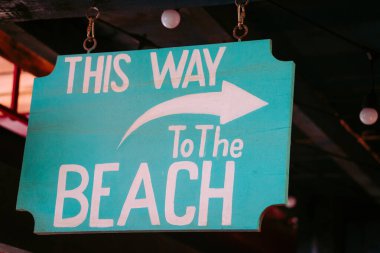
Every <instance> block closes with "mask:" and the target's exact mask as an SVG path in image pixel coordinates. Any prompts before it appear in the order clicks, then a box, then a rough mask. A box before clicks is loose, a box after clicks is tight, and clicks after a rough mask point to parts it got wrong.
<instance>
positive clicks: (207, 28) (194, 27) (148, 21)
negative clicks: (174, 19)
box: [101, 7, 233, 48]
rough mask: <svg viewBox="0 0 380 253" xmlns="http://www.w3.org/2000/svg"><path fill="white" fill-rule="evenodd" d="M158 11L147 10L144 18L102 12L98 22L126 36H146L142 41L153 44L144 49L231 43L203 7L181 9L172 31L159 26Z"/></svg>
mask: <svg viewBox="0 0 380 253" xmlns="http://www.w3.org/2000/svg"><path fill="white" fill-rule="evenodd" d="M161 12H162V10H150V11H149V15H146V13H144V10H141V11H131V10H120V11H115V12H112V13H103V15H102V16H101V20H102V21H104V22H106V23H108V24H112V25H113V26H115V27H117V28H119V29H120V30H122V31H124V32H127V33H130V34H139V35H146V39H148V40H149V41H151V42H152V43H153V44H154V45H153V46H152V45H147V46H148V47H154V46H155V47H170V46H186V45H197V44H198V45H199V44H209V43H222V42H228V41H232V40H233V39H232V37H231V35H230V34H228V33H227V32H226V31H225V30H224V29H223V28H222V27H220V25H219V24H218V23H217V22H216V21H215V20H214V19H213V18H212V17H211V16H210V15H209V14H208V13H207V12H206V11H205V10H204V9H203V8H198V7H195V8H181V9H180V10H179V12H180V14H181V23H180V24H179V26H178V28H176V29H167V28H165V27H164V26H163V25H162V24H161V21H160V18H161ZM136 24H138V25H136ZM143 48H144V45H143Z"/></svg>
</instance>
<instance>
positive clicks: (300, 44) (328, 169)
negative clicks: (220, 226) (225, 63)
mask: <svg viewBox="0 0 380 253" xmlns="http://www.w3.org/2000/svg"><path fill="white" fill-rule="evenodd" d="M91 3H92V4H95V5H96V6H97V7H98V8H99V9H100V12H101V15H100V20H99V21H97V22H96V37H97V40H98V47H97V49H96V50H95V51H96V52H106V51H117V50H139V49H145V48H161V47H174V46H183V45H199V44H208V43H220V42H229V41H233V38H232V36H231V35H232V29H233V27H234V26H235V25H236V7H235V5H234V3H233V1H226V0H212V1H211V0H208V1H207V0H197V1H190V0H180V1H169V0H165V1H153V0H148V1H132V0H127V1H122V0H100V1H92V2H91V1H90V2H88V1H74V0H53V1H52V0H42V1H34V0H30V1H27V0H16V1H8V0H0V20H2V22H1V23H0V54H1V55H2V56H3V57H5V58H6V59H8V60H9V61H12V62H14V63H16V64H17V65H19V66H20V67H22V68H23V69H24V70H25V71H28V72H30V73H31V74H33V75H35V76H43V75H47V74H48V73H50V72H51V71H52V69H53V66H54V62H55V59H56V56H57V55H61V54H76V53H84V49H83V47H82V43H83V40H84V38H85V36H86V26H87V20H86V18H85V17H84V16H85V12H86V9H87V8H88V7H89V6H90V4H91ZM167 8H175V9H178V11H179V12H180V14H181V23H180V25H179V27H177V28H176V29H173V30H169V29H166V28H164V27H163V26H162V24H161V23H160V16H161V13H162V11H163V10H165V9H167ZM246 24H247V26H248V27H249V34H248V37H247V38H246V39H247V40H259V39H271V40H272V50H273V55H274V56H275V57H276V58H278V59H280V60H292V61H294V62H295V63H296V81H295V97H294V113H293V130H292V145H291V162H290V184H289V186H290V187H289V188H290V195H292V196H296V198H297V200H298V201H297V207H296V208H295V209H286V208H282V207H281V208H278V210H277V209H273V210H271V211H270V212H268V218H267V221H265V222H264V224H263V226H264V228H263V231H264V232H263V233H261V234H257V233H256V234H252V233H250V234H247V233H226V234H210V233H202V234H200V233H199V234H198V233H181V234H170V233H169V234H137V235H136V234H133V235H132V234H128V235H117V236H115V235H112V236H111V235H82V236H75V235H74V236H73V235H67V236H66V235H62V236H58V239H57V237H49V236H48V237H42V238H41V237H38V236H36V235H32V233H31V231H32V227H33V221H32V220H31V217H28V216H27V215H26V214H20V213H19V212H17V213H16V212H15V211H14V208H15V201H16V194H17V186H18V177H19V173H20V167H21V160H22V152H23V145H24V139H23V138H21V137H19V136H17V135H14V134H13V133H11V132H9V131H7V130H1V131H0V136H1V137H0V139H1V142H0V152H1V153H0V154H1V155H0V157H1V159H0V162H1V163H0V175H1V177H0V189H3V191H2V193H3V195H0V199H1V198H5V201H2V202H3V206H4V208H3V209H0V212H2V211H3V210H5V211H3V214H2V215H1V217H4V216H5V215H7V216H8V217H11V218H9V219H6V220H4V219H3V218H0V223H1V222H2V223H1V224H3V226H5V227H7V228H8V229H9V230H10V231H11V232H9V233H5V232H3V233H2V232H0V242H5V243H9V244H11V245H15V246H19V247H21V248H25V249H28V250H34V251H48V250H47V247H52V248H54V251H57V252H67V251H69V252H73V251H74V250H73V249H78V252H84V251H86V252H87V251H88V252H90V251H92V252H97V251H99V250H100V249H102V250H104V249H106V248H107V247H111V248H112V249H113V250H114V251H120V250H121V249H122V248H123V247H131V248H132V249H133V250H132V251H136V252H144V249H145V250H148V249H152V248H154V249H156V250H157V251H159V252H161V251H170V250H172V251H173V249H176V250H177V251H184V252H203V251H204V252H212V250H213V249H215V248H218V249H225V250H227V249H231V250H237V251H242V252H245V251H250V252H294V250H295V248H296V247H297V248H298V249H302V247H303V246H302V245H303V244H302V243H300V241H299V240H300V238H302V240H304V241H308V240H309V241H310V240H311V239H310V238H311V237H312V235H308V233H307V232H305V231H309V232H310V230H313V229H314V230H316V231H317V232H315V233H316V234H317V237H318V235H319V234H318V233H322V232H320V230H321V227H322V226H323V228H324V229H325V230H329V231H330V230H331V231H330V232H331V237H333V238H334V241H332V242H331V241H329V240H328V239H326V238H324V237H323V238H324V239H323V240H322V239H321V241H323V242H321V243H322V244H324V245H330V246H331V245H333V246H331V247H334V249H337V250H336V251H331V252H346V251H339V250H342V249H344V248H345V247H346V246H344V245H346V244H347V243H348V244H349V242H347V241H344V242H341V241H342V240H343V239H336V238H337V237H336V236H335V233H333V231H335V230H336V229H337V227H339V226H340V225H341V224H345V226H346V227H350V226H351V224H357V223H354V222H358V220H359V221H363V222H370V221H371V222H379V218H377V213H378V212H379V211H380V210H379V205H380V129H379V123H377V124H375V125H373V126H365V125H363V124H362V123H361V122H360V120H359V117H358V115H359V112H360V110H361V107H362V102H363V98H364V97H365V96H366V95H367V94H368V92H369V91H370V89H371V78H372V77H371V71H370V62H369V60H368V58H367V53H368V52H370V53H371V54H372V55H373V56H374V61H373V62H374V75H373V78H374V80H375V90H376V91H377V92H379V91H380V87H379V85H380V83H379V81H380V59H379V60H377V57H378V56H380V2H379V1H370V0H363V1H361V2H360V3H359V2H355V1H341V0H335V1H326V0H309V1H304V0H257V1H253V2H250V3H249V5H248V6H247V17H246ZM4 71H5V70H4ZM7 71H8V70H7ZM0 73H3V70H0ZM1 80H2V82H4V83H1V84H0V85H1V86H0V91H2V90H3V89H4V90H6V89H8V87H5V86H6V85H10V86H9V87H11V84H10V81H6V80H3V79H1ZM25 82H26V81H25ZM21 83H23V81H21ZM0 98H1V97H0ZM1 103H4V104H3V105H6V106H7V104H6V102H3V101H2V100H1ZM24 112H25V111H19V113H24ZM5 178H10V179H9V180H8V179H5ZM5 189H10V190H9V191H7V190H5ZM0 192H1V191H0ZM5 192H7V194H8V195H7V194H5ZM323 208H325V209H323ZM310 210H318V212H317V214H310ZM278 213H280V214H282V215H283V216H281V215H279V214H278ZM0 214H1V213H0ZM276 214H277V216H276ZM324 214H326V215H324ZM327 214H328V215H327ZM278 217H282V218H278ZM284 217H287V218H286V219H287V222H285V223H283V221H281V222H282V223H281V222H279V220H281V219H282V220H283V219H284ZM292 217H298V218H299V227H298V230H297V229H296V228H295V227H294V226H293V225H294V224H290V223H289V221H290V219H288V218H292ZM337 217H338V218H337ZM264 220H265V219H264ZM311 220H313V221H314V222H311ZM315 221H324V222H328V223H329V224H325V223H324V222H315ZM301 222H304V223H301ZM330 223H331V224H332V225H331V224H330ZM305 224H306V225H305ZM349 225H350V226H349ZM15 226H16V228H15ZM17 228H18V229H19V230H17ZM19 231H22V232H20V234H19ZM297 231H298V237H297V236H296V235H297ZM318 231H319V232H318ZM350 231H351V230H350ZM301 232H302V233H301ZM342 233H343V232H342ZM300 234H302V235H300ZM18 236H21V237H22V238H25V240H20V239H19V238H18ZM338 237H339V236H338ZM297 238H298V241H297ZM305 238H306V239H305ZM379 238H380V236H379ZM335 239H336V241H339V240H341V241H339V243H337V242H336V241H335ZM146 240H149V241H150V242H152V244H151V245H143V244H144V242H145V241H146ZM273 240H276V241H277V242H278V245H273V244H272V243H271V241H273ZM82 241H83V242H86V243H87V244H88V245H87V246H83V245H81V242H82ZM379 241H380V240H379ZM100 242H101V243H100ZM106 242H109V243H108V246H107V247H106V246H104V245H103V244H104V243H106ZM67 244H70V245H71V246H68V245H67ZM101 244H102V245H101ZM109 244H111V245H109ZM343 244H344V245H343ZM41 245H45V246H41ZM46 245H47V246H46ZM117 245H118V246H117ZM138 245H140V247H141V248H140V251H139V248H138V247H139V246H138ZM141 245H143V246H141ZM377 245H378V244H377ZM309 246H310V245H309ZM379 247H380V246H379ZM280 249H282V251H280ZM286 250H287V251H286ZM299 252H303V251H299ZM304 252H307V251H304ZM352 252H353V251H352Z"/></svg>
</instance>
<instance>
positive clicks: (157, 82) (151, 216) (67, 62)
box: [17, 40, 294, 233]
mask: <svg viewBox="0 0 380 253" xmlns="http://www.w3.org/2000/svg"><path fill="white" fill-rule="evenodd" d="M293 77H294V64H293V63H292V62H281V61H278V60H276V59H274V58H273V56H272V54H271V51H270V41H269V40H263V41H251V42H240V43H227V44H213V45H204V46H193V47H181V48H167V49H159V50H143V51H130V52H112V53H100V54H91V55H68V56H60V57H59V58H58V61H57V65H56V67H55V70H54V71H53V73H52V74H51V75H49V76H47V77H43V78H38V79H36V81H35V85H34V91H33V99H32V107H31V115H30V121H29V129H28V136H27V142H26V147H25V154H24V162H23V168H22V175H21V182H20V189H19V195H18V201H17V209H18V210H27V211H29V212H31V213H32V214H33V216H34V219H35V231H36V232H37V233H60V232H66V233H67V232H93V231H172V230H174V231H175V230H257V229H259V226H260V216H261V214H262V212H263V211H264V209H265V208H266V207H268V206H270V205H273V204H284V203H285V202H286V199H287V185H288V163H289V146H290V129H291V114H292V99H293Z"/></svg>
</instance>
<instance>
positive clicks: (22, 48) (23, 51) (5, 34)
mask: <svg viewBox="0 0 380 253" xmlns="http://www.w3.org/2000/svg"><path fill="white" fill-rule="evenodd" d="M0 55H2V56H3V57H4V58H6V59H7V60H9V61H10V62H13V63H15V64H16V65H18V66H19V67H20V68H22V69H23V70H26V71H28V72H30V73H32V74H33V75H35V76H45V75H48V74H49V73H50V72H51V71H52V70H53V68H54V62H55V59H56V56H57V54H56V53H55V52H54V51H52V50H51V49H50V48H48V47H46V46H45V45H44V44H42V43H41V42H39V41H38V40H37V39H35V38H34V37H33V36H31V35H29V34H27V33H26V32H25V31H24V30H22V29H21V28H19V27H18V26H17V25H15V24H12V23H2V24H1V25H0Z"/></svg>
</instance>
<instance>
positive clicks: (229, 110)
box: [117, 81, 268, 148]
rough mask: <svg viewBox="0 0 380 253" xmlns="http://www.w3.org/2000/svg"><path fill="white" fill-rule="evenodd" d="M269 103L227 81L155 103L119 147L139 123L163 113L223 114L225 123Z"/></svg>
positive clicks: (221, 117) (162, 115)
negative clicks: (209, 89)
mask: <svg viewBox="0 0 380 253" xmlns="http://www.w3.org/2000/svg"><path fill="white" fill-rule="evenodd" d="M266 105H268V103H267V102H265V101H264V100H261V99H260V98H258V97H256V96H254V95H252V94H250V93H248V92H247V91H245V90H243V89H241V88H239V87H237V86H236V85H234V84H232V83H230V82H227V81H223V83H222V91H220V92H208V93H200V94H190V95H185V96H181V97H177V98H174V99H171V100H168V101H166V102H163V103H161V104H158V105H156V106H154V107H152V108H151V109H149V110H148V111H146V112H145V113H144V114H143V115H141V116H140V117H139V118H138V119H137V120H136V121H135V122H134V123H133V124H132V125H131V126H130V127H129V129H128V130H127V132H126V133H125V134H124V136H123V138H122V139H121V141H120V144H119V146H118V147H117V148H119V147H120V146H121V144H123V142H124V141H125V139H127V138H128V136H129V135H131V134H132V133H133V132H134V131H136V130H137V129H138V128H139V127H141V126H142V125H144V124H146V123H147V122H149V121H152V120H155V119H158V118H161V117H165V116H169V115H174V114H211V115H216V116H219V117H220V124H222V125H224V124H226V123H228V122H230V121H232V120H234V119H237V118H240V117H241V116H244V115H246V114H248V113H250V112H252V111H256V110H258V109H259V108H261V107H263V106H266Z"/></svg>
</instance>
